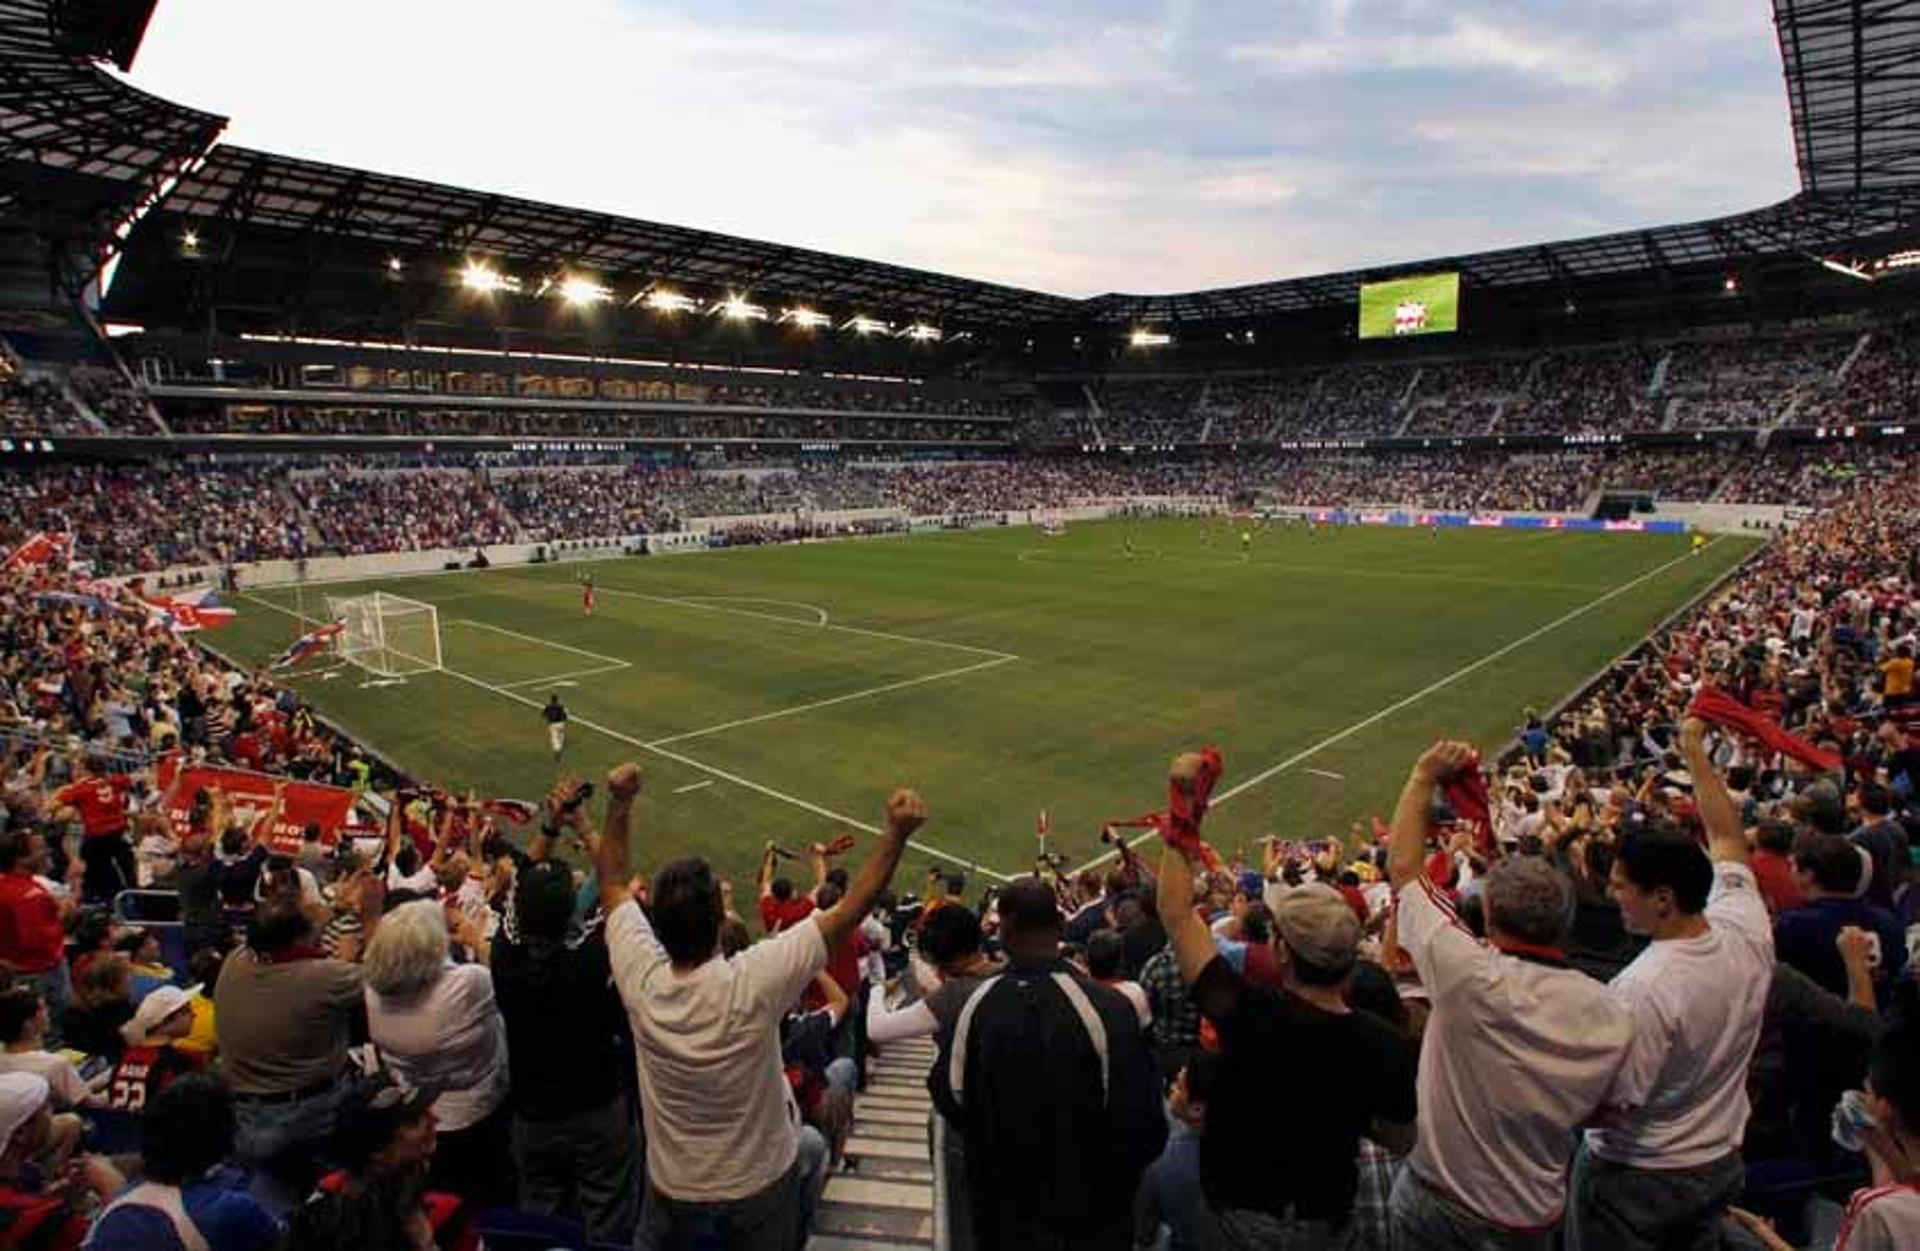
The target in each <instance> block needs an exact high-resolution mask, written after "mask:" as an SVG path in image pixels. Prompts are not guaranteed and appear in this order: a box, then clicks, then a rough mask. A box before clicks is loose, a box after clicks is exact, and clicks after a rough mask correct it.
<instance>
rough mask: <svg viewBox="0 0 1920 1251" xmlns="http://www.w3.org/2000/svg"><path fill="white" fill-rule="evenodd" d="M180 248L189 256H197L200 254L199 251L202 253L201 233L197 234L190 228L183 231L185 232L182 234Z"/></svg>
mask: <svg viewBox="0 0 1920 1251" xmlns="http://www.w3.org/2000/svg"><path fill="white" fill-rule="evenodd" d="M180 250H181V251H182V252H184V253H186V254H187V255H188V256H197V255H199V253H200V236H199V235H197V234H195V233H194V232H193V231H191V230H189V231H186V232H185V233H183V234H182V235H181V236H180Z"/></svg>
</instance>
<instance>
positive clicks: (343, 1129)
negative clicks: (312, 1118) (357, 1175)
mask: <svg viewBox="0 0 1920 1251" xmlns="http://www.w3.org/2000/svg"><path fill="white" fill-rule="evenodd" d="M434 1097H435V1094H434V1092H433V1091H431V1090H426V1089H422V1088H417V1087H416V1088H412V1089H409V1088H408V1087H405V1086H401V1085H400V1084H398V1083H397V1082H395V1081H394V1080H393V1079H392V1078H391V1077H389V1076H387V1075H386V1074H385V1073H378V1074H375V1075H374V1076H372V1077H369V1078H366V1079H365V1080H363V1081H361V1082H359V1083H357V1084H356V1085H355V1086H354V1088H353V1089H352V1090H351V1091H350V1092H349V1093H348V1095H347V1097H346V1098H345V1099H344V1100H342V1101H341V1104H340V1113H339V1119H338V1120H337V1121H336V1122H335V1123H334V1131H333V1146H334V1151H335V1153H336V1154H337V1155H338V1156H339V1159H340V1163H342V1164H344V1165H346V1166H347V1167H348V1168H350V1169H358V1168H362V1167H364V1166H365V1165H366V1163H367V1161H368V1160H370V1159H372V1158H373V1156H374V1154H375V1153H376V1152H378V1151H379V1150H380V1148H382V1147H384V1146H386V1145H387V1144H388V1143H389V1142H392V1141H393V1136H394V1135H395V1134H397V1133H399V1132H400V1128H401V1126H403V1125H406V1124H407V1123H409V1122H411V1121H413V1120H416V1119H418V1118H419V1117H420V1116H421V1115H423V1114H424V1113H425V1112H426V1110H427V1109H428V1108H429V1107H431V1106H432V1104H433V1100H434Z"/></svg>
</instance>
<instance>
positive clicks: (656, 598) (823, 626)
mask: <svg viewBox="0 0 1920 1251" xmlns="http://www.w3.org/2000/svg"><path fill="white" fill-rule="evenodd" d="M594 590H595V591H596V592H598V593H599V594H601V595H620V596H624V597H625V598H627V599H639V600H646V601H647V602H649V603H654V604H672V605H675V606H676V607H680V608H698V609H700V610H701V611H703V612H723V613H730V614H732V615H733V616H736V617H754V618H757V619H759V620H761V621H777V622H779V623H780V624H781V625H788V626H795V627H797V628H799V629H802V630H832V631H834V632H835V633H837V634H857V635H859V636H861V637H862V638H870V639H887V640H889V641H890V642H894V643H915V644H918V645H919V646H921V647H944V648H947V649H948V650H950V651H956V652H969V653H971V654H973V655H975V656H991V657H993V658H994V659H996V660H1018V659H1020V658H1019V657H1018V656H1016V655H1014V654H1013V653H1012V652H1003V651H997V650H995V649H994V648H991V647H975V646H973V644H971V643H949V642H948V641H947V640H945V639H929V638H919V637H916V636H915V635H911V634H889V633H888V632H887V631H885V630H869V629H866V628H865V627H862V626H849V625H839V624H836V623H832V622H811V621H801V620H798V619H797V618H794V617H783V616H781V615H780V614H779V613H772V612H754V611H753V610H752V609H750V608H733V607H730V606H728V605H726V604H711V603H707V602H705V601H703V600H698V599H681V598H678V597H676V596H672V595H648V594H645V593H644V592H641V591H623V590H620V589H619V588H617V587H595V588H594ZM807 607H812V605H807Z"/></svg>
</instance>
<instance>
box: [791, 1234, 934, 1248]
mask: <svg viewBox="0 0 1920 1251" xmlns="http://www.w3.org/2000/svg"><path fill="white" fill-rule="evenodd" d="M926 1245H927V1244H926V1243H924V1242H895V1241H891V1240H881V1239H876V1238H842V1237H841V1236H839V1235H838V1234H815V1235H814V1236H813V1237H811V1238H809V1239H807V1251H913V1249H916V1248H920V1247H924V1246H926Z"/></svg>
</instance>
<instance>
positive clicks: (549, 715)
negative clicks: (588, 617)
mask: <svg viewBox="0 0 1920 1251" xmlns="http://www.w3.org/2000/svg"><path fill="white" fill-rule="evenodd" d="M587 595H588V600H587V611H588V612H592V611H593V600H592V595H593V591H592V589H591V588H589V589H588V591H587ZM540 715H541V716H542V717H544V718H546V722H547V746H549V747H551V748H553V758H554V759H555V760H558V759H560V753H561V752H563V751H565V750H566V747H567V709H566V705H564V704H562V703H561V702H560V695H559V693H558V692H555V693H554V694H552V695H549V696H547V706H546V707H545V708H542V709H541V710H540Z"/></svg>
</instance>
